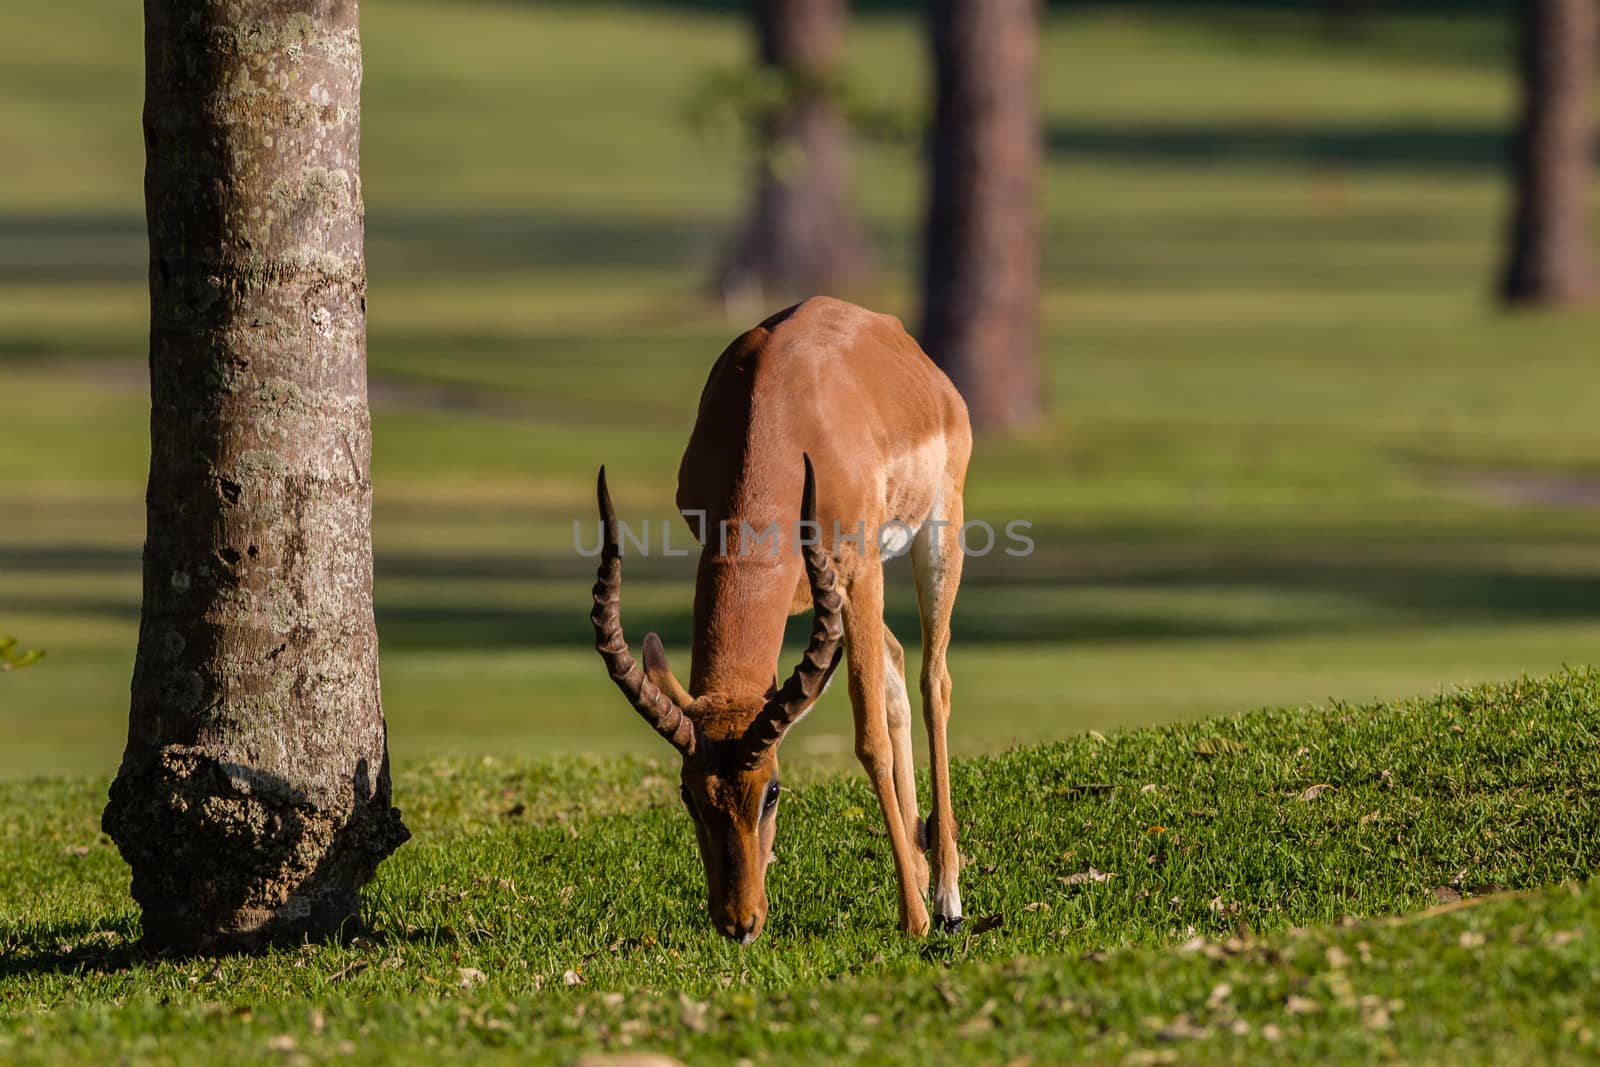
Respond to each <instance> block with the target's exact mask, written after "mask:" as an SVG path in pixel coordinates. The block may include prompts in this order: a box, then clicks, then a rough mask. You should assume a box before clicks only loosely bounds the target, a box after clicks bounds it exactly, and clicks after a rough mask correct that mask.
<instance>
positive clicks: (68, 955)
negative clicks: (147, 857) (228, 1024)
mask: <svg viewBox="0 0 1600 1067" xmlns="http://www.w3.org/2000/svg"><path fill="white" fill-rule="evenodd" d="M458 940H459V937H458V935H457V934H456V933H455V931H453V930H451V929H449V928H440V929H426V930H424V929H420V928H416V929H407V930H398V931H397V930H389V929H386V928H373V927H368V926H349V927H346V929H345V930H344V931H342V932H341V933H340V934H339V935H337V936H335V937H331V938H328V939H326V940H324V941H323V942H321V944H324V945H327V946H330V947H341V948H351V949H364V948H382V947H385V946H391V945H393V946H399V945H439V944H451V943H454V942H456V941H458ZM283 948H284V946H282V945H276V946H272V945H269V946H263V947H261V948H257V949H253V950H248V951H246V950H243V949H240V950H234V951H231V952H219V953H189V954H185V953H173V952H152V951H150V950H149V949H147V948H145V947H144V945H143V944H142V943H141V942H140V940H139V924H138V922H137V921H136V920H134V919H132V918H128V919H124V920H122V921H119V922H99V923H95V922H69V923H58V924H54V925H48V926H44V927H40V928H37V929H29V930H26V931H22V932H16V933H10V934H7V933H6V932H4V931H3V930H0V982H4V981H5V980H6V979H8V978H27V977H31V976H36V975H43V974H68V975H84V974H116V973H118V972H121V971H128V970H133V969H134V968H136V967H147V966H149V967H153V966H157V965H159V964H162V963H182V962H191V961H197V960H227V959H248V958H260V957H262V956H266V955H268V954H270V953H272V952H281V951H283ZM351 966H352V967H354V968H356V969H365V961H359V960H357V961H351Z"/></svg>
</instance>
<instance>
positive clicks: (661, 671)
mask: <svg viewBox="0 0 1600 1067" xmlns="http://www.w3.org/2000/svg"><path fill="white" fill-rule="evenodd" d="M644 673H645V675H646V676H647V677H648V678H649V679H650V680H651V681H652V682H654V683H655V684H656V688H657V689H659V690H661V691H662V692H663V693H665V694H667V696H668V697H670V698H671V699H672V702H673V703H675V704H677V705H678V707H680V708H686V707H688V706H689V705H690V704H691V703H693V702H694V698H693V697H691V696H690V695H689V691H688V690H687V689H685V688H684V687H683V685H682V684H681V683H680V682H679V681H678V679H677V678H675V677H673V675H672V668H671V667H669V666H667V650H666V649H665V648H663V647H662V645H661V638H660V637H659V636H657V635H656V633H655V631H653V630H652V631H651V632H650V633H647V634H645V635H644Z"/></svg>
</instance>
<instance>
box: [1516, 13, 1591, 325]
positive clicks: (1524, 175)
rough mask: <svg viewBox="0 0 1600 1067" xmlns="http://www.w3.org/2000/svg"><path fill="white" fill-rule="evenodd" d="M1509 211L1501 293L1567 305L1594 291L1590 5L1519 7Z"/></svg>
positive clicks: (1521, 300) (1524, 300)
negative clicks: (1518, 103)
mask: <svg viewBox="0 0 1600 1067" xmlns="http://www.w3.org/2000/svg"><path fill="white" fill-rule="evenodd" d="M1519 10H1520V12H1521V19H1522V27H1521V30H1522V39H1521V55H1520V62H1521V73H1522V116H1521V121H1520V124H1519V126H1518V129H1517V144H1516V206H1515V208H1514V209H1513V213H1512V219H1511V237H1510V247H1509V249H1508V260H1507V263H1506V268H1505V275H1504V278H1503V280H1502V286H1501V288H1502V294H1503V296H1504V297H1505V299H1506V300H1507V301H1508V302H1510V303H1513V304H1570V303H1577V302H1580V301H1584V300H1587V299H1589V298H1591V297H1592V296H1593V295H1594V293H1595V271H1594V261H1593V259H1592V258H1591V255H1590V248H1589V221H1588V197H1589V188H1590V176H1591V174H1592V171H1593V155H1594V150H1595V130H1594V115H1593V110H1592V106H1591V105H1592V100H1593V93H1594V76H1595V48H1596V46H1597V44H1600V40H1597V36H1596V24H1597V16H1596V2H1595V0H1524V2H1523V3H1522V4H1520V5H1519Z"/></svg>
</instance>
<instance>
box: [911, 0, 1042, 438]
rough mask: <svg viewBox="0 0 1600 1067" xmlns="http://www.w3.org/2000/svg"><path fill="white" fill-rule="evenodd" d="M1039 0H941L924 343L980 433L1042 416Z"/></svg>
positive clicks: (934, 14)
mask: <svg viewBox="0 0 1600 1067" xmlns="http://www.w3.org/2000/svg"><path fill="white" fill-rule="evenodd" d="M1038 20H1039V12H1038V3H1037V0H933V2H932V7H931V11H930V15H929V27H930V31H931V40H932V47H933V63H934V76H935V79H936V84H935V90H934V120H933V146H932V161H931V165H932V179H931V192H930V197H929V205H928V230H927V238H926V249H925V260H924V277H923V301H924V303H923V320H922V321H923V325H922V344H923V347H924V348H926V349H927V351H928V354H929V355H930V356H932V357H933V359H934V360H935V361H936V362H937V363H938V364H939V365H940V366H941V367H943V368H944V370H945V372H946V373H947V374H949V375H950V378H951V380H952V381H954V382H955V384H956V388H958V389H960V390H961V394H962V395H963V396H964V397H966V400H967V407H968V409H969V411H970V413H971V417H972V424H973V427H974V429H977V430H980V431H982V430H990V431H992V430H1004V429H1015V428H1019V427H1023V426H1026V425H1028V424H1029V423H1032V422H1034V421H1035V420H1036V419H1038V418H1039V416H1040V415H1041V414H1042V413H1043V411H1044V384H1043V380H1042V375H1041V372H1040V367H1039V357H1038V324H1037V315H1038V274H1039V236H1038V222H1039V220H1038V204H1037V195H1036V185H1037V175H1038V169H1039V152H1040V149H1039V119H1038V104H1037V99H1036V95H1035V84H1034V81H1035V71H1036V66H1037V59H1038V35H1039V21H1038Z"/></svg>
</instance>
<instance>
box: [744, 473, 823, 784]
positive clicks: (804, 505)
mask: <svg viewBox="0 0 1600 1067" xmlns="http://www.w3.org/2000/svg"><path fill="white" fill-rule="evenodd" d="M805 461H806V483H805V490H804V491H803V492H802V493H801V496H800V522H801V524H802V525H805V526H809V528H810V530H811V532H812V533H813V534H817V535H818V536H817V537H816V538H815V540H814V541H811V542H808V543H806V544H804V546H803V548H802V551H803V553H804V555H805V560H806V577H807V578H808V579H809V580H810V583H811V605H812V608H811V610H812V614H811V642H810V644H808V645H807V646H806V651H805V655H804V656H802V657H801V658H800V664H799V666H797V667H795V669H794V673H793V674H791V675H789V680H788V681H786V682H784V683H783V686H782V688H780V689H779V690H778V693H777V695H776V696H774V697H773V698H772V699H771V700H770V701H768V702H767V706H766V707H765V708H763V709H761V714H760V715H758V716H756V719H755V722H753V723H751V724H750V729H749V730H748V731H747V732H746V733H745V744H746V748H747V752H748V754H749V758H750V759H751V760H756V759H759V758H760V757H761V755H762V754H763V753H765V752H766V751H767V749H769V748H771V747H772V746H773V745H776V744H777V743H778V742H779V741H780V740H782V739H783V735H784V732H785V731H787V730H788V729H789V727H791V726H793V725H794V724H795V723H797V722H799V721H800V719H801V717H803V716H804V715H805V713H806V712H808V711H810V710H811V705H812V704H814V703H816V701H817V698H818V697H820V696H821V695H822V691H823V690H824V689H826V688H827V687H828V681H829V680H830V679H831V678H832V677H833V672H834V670H835V669H837V668H838V666H839V661H840V660H841V659H842V658H843V656H844V647H843V645H842V644H841V643H840V642H841V638H842V637H843V635H844V621H843V615H844V598H843V597H841V596H840V595H839V590H838V588H837V581H836V579H835V578H834V574H833V566H832V564H830V563H829V561H828V550H827V549H826V548H824V547H823V546H822V545H821V544H820V543H819V542H820V541H821V537H820V533H819V531H818V529H817V482H816V475H815V474H814V473H813V472H812V470H811V457H810V456H809V455H807V456H806V457H805Z"/></svg>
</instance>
